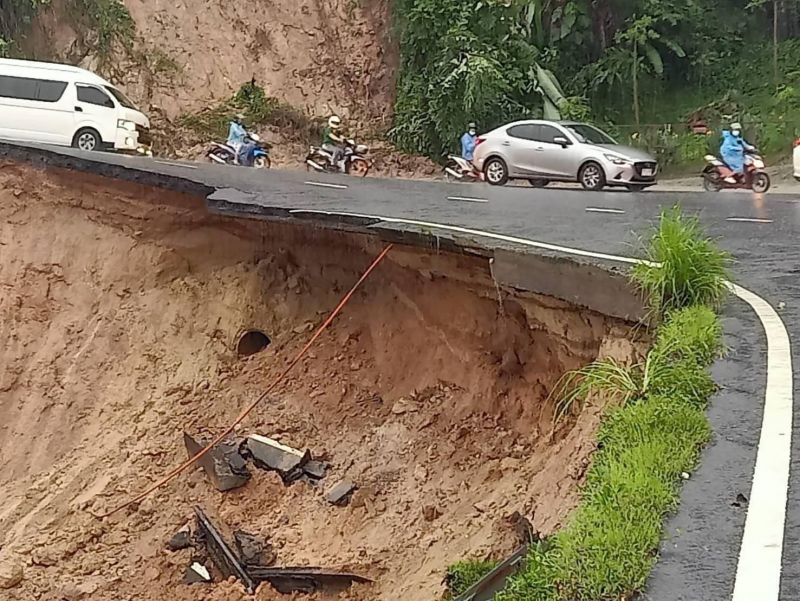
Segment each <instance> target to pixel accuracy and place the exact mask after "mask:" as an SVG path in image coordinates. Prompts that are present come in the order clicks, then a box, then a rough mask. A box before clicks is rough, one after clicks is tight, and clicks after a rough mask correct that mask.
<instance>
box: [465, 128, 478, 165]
mask: <svg viewBox="0 0 800 601" xmlns="http://www.w3.org/2000/svg"><path fill="white" fill-rule="evenodd" d="M477 140H478V136H473V135H471V134H470V133H469V132H466V133H465V134H464V135H463V136H461V158H463V159H464V160H465V161H471V160H472V158H473V157H474V156H475V146H476V145H477Z"/></svg>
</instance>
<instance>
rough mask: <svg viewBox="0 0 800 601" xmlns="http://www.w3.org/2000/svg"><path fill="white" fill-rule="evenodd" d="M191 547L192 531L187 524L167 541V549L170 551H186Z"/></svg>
mask: <svg viewBox="0 0 800 601" xmlns="http://www.w3.org/2000/svg"><path fill="white" fill-rule="evenodd" d="M191 546H192V531H191V529H190V528H189V524H186V525H185V526H184V527H183V528H181V529H180V530H178V531H177V532H176V533H175V534H173V535H172V538H170V539H169V540H168V541H167V549H169V550H170V551H180V550H181V549H188V548H189V547H191Z"/></svg>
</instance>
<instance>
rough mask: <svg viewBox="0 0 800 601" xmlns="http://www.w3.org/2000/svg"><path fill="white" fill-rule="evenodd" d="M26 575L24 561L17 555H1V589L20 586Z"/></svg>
mask: <svg viewBox="0 0 800 601" xmlns="http://www.w3.org/2000/svg"><path fill="white" fill-rule="evenodd" d="M24 576H25V572H24V571H23V568H22V561H21V560H20V559H18V558H16V557H0V589H5V590H7V589H12V588H14V587H16V586H18V585H19V584H20V583H21V582H22V579H23V578H24Z"/></svg>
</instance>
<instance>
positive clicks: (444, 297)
mask: <svg viewBox="0 0 800 601" xmlns="http://www.w3.org/2000/svg"><path fill="white" fill-rule="evenodd" d="M379 250H380V244H379V242H377V241H376V240H374V239H372V238H368V237H357V236H354V235H348V234H344V233H341V232H336V231H332V230H327V229H312V228H311V227H307V226H303V227H300V226H294V225H288V224H281V223H267V222H260V221H247V220H232V219H226V218H222V217H214V216H209V215H208V214H207V213H206V212H205V209H204V208H203V205H202V202H201V201H200V200H199V199H195V198H193V197H189V196H181V195H179V194H176V193H171V192H164V191H157V190H153V189H150V188H145V187H140V186H137V185H135V184H127V183H122V182H113V183H110V180H102V179H100V178H94V177H91V176H88V175H82V174H77V173H70V172H60V171H58V170H55V169H50V170H48V171H46V172H44V171H36V170H34V169H33V168H28V167H21V166H19V165H14V164H4V165H2V166H0V290H2V293H1V294H0V330H1V331H2V336H3V339H4V341H5V343H4V345H3V346H2V348H0V366H2V367H1V368H0V415H1V416H2V417H3V419H2V422H0V424H1V425H0V466H2V470H1V471H0V487H1V488H2V490H3V492H4V495H3V497H4V503H3V505H2V507H0V566H2V565H5V566H8V565H12V566H13V565H19V566H21V567H23V568H24V577H23V579H22V581H21V583H20V584H18V585H17V586H15V587H13V588H10V589H8V590H6V591H3V598H4V599H19V600H23V599H24V600H28V599H34V598H35V599H51V600H55V599H62V598H70V599H72V598H87V599H89V598H90V599H92V600H93V601H94V600H99V601H104V600H108V601H111V600H114V601H117V600H120V599H162V598H171V599H175V600H181V599H187V600H188V599H193V600H196V599H226V600H233V599H240V598H241V599H244V598H247V597H246V595H245V594H244V592H243V591H242V589H241V587H240V585H238V584H235V583H217V584H215V585H210V586H205V585H195V586H191V587H189V586H186V585H182V584H180V580H181V577H182V575H183V572H184V569H185V567H186V566H187V565H188V563H189V562H190V555H191V554H190V553H189V552H188V551H182V552H176V553H170V552H168V551H166V550H165V543H166V541H167V540H168V539H169V538H170V536H171V535H172V534H173V533H174V532H175V530H177V529H178V528H179V527H180V526H181V525H183V524H184V523H186V522H187V521H188V520H189V518H190V517H191V514H192V511H191V508H192V506H193V505H195V504H200V505H202V506H203V507H205V508H207V509H208V510H209V511H210V512H212V513H213V514H214V515H216V516H219V517H220V518H221V519H222V520H224V521H225V522H226V523H227V524H228V525H229V526H230V527H232V528H242V529H245V530H248V531H250V532H256V533H261V534H263V535H264V536H266V537H268V538H269V539H270V541H271V543H272V544H273V545H274V548H275V550H276V551H277V556H278V563H279V564H281V565H291V564H294V565H324V566H329V567H336V568H347V569H350V570H353V571H356V572H358V573H361V574H364V575H367V576H369V577H371V578H373V579H375V580H376V584H375V585H373V586H360V587H357V588H354V589H352V590H351V591H350V592H349V593H347V594H346V596H347V598H364V599H378V598H379V599H404V598H408V595H409V594H411V593H413V595H414V598H436V596H437V595H440V594H441V592H442V585H441V580H442V576H443V574H444V571H445V569H446V566H447V565H449V564H450V563H452V562H454V561H456V560H459V559H463V558H467V557H497V556H499V555H502V554H503V553H505V552H507V551H509V550H511V548H512V547H513V546H514V545H515V544H516V538H515V537H516V535H515V532H514V529H513V527H512V526H511V525H510V524H509V523H508V520H507V518H508V516H510V515H511V514H512V513H513V512H514V511H519V512H520V513H522V514H523V515H525V516H527V517H528V518H529V519H530V520H531V521H532V523H533V525H534V526H535V528H536V529H538V530H541V531H542V532H544V533H548V532H552V531H553V530H554V529H555V528H557V527H558V525H559V524H560V523H561V522H562V520H563V519H564V517H565V516H566V515H567V513H568V512H569V510H570V509H571V508H572V507H573V506H574V503H575V500H576V498H575V495H576V488H577V485H578V484H579V482H580V480H581V478H582V475H583V472H584V470H585V467H586V465H587V461H588V457H589V455H590V453H591V451H592V450H593V438H594V436H593V435H594V429H595V427H596V425H597V412H598V410H597V408H589V409H587V410H586V411H584V412H583V413H582V414H581V415H580V416H578V417H577V419H576V421H575V423H574V424H572V425H571V426H570V427H568V428H566V429H564V430H563V431H560V432H558V433H556V435H555V436H553V437H551V421H552V414H553V407H552V406H551V405H550V404H549V403H548V402H546V398H547V395H548V393H549V391H550V390H551V389H552V386H553V385H554V383H555V381H556V380H557V379H558V377H559V376H560V375H561V374H562V373H563V372H564V371H565V370H568V369H571V368H574V367H577V366H578V365H581V364H584V363H586V362H588V361H590V360H592V359H595V358H596V357H598V355H609V354H610V355H613V356H616V357H618V358H620V359H623V360H625V359H630V358H631V357H632V356H633V354H634V353H635V350H634V348H633V346H632V345H631V343H630V342H628V341H627V339H628V338H629V337H630V332H629V331H628V329H627V327H626V326H625V325H624V324H622V323H619V322H616V321H613V320H610V319H608V318H606V317H604V316H601V315H598V314H592V313H588V312H585V311H579V310H577V309H575V308H573V307H571V306H569V305H567V304H566V303H563V302H560V301H555V300H553V299H548V298H545V297H537V296H534V295H528V296H525V295H522V294H515V295H512V294H510V293H509V292H508V291H503V290H498V289H497V288H496V286H495V285H494V282H493V281H492V279H491V276H490V274H489V269H488V264H487V261H486V260H485V259H483V258H477V257H469V256H455V255H447V254H438V255H437V254H425V253H424V252H422V251H420V250H416V249H411V248H404V247H396V248H395V249H394V250H393V251H392V252H391V253H390V255H389V258H388V259H387V260H386V261H385V262H384V264H382V265H381V266H380V267H379V269H378V270H377V271H376V272H375V273H374V274H373V276H372V277H371V278H370V279H369V280H368V281H367V283H366V284H365V285H364V287H363V288H362V289H361V290H360V291H359V292H358V293H357V294H356V296H355V297H354V298H353V300H352V301H351V303H350V304H349V305H348V306H347V308H346V310H345V312H344V314H343V315H342V316H341V318H340V319H339V320H338V321H337V322H335V324H334V326H333V327H332V328H331V330H330V331H329V332H328V333H327V334H325V336H324V337H323V338H322V339H321V340H320V342H319V343H318V345H317V346H315V347H314V349H313V350H312V351H311V352H310V353H309V354H308V355H307V357H306V359H305V360H304V361H303V363H302V364H301V366H299V369H298V370H297V371H295V372H294V373H293V375H292V376H290V378H289V379H288V380H287V381H286V382H285V384H284V385H282V386H281V387H280V388H279V389H278V391H277V392H276V393H275V395H274V396H273V397H272V398H271V399H270V400H269V402H267V403H266V404H264V405H263V406H261V407H260V408H259V409H257V410H256V411H255V412H254V414H253V415H252V416H251V417H250V418H249V419H248V421H247V422H245V424H243V426H242V427H241V428H240V430H239V431H238V433H239V434H240V435H244V434H248V433H251V432H257V433H261V434H265V435H268V436H272V437H275V438H278V439H280V440H281V441H282V442H284V443H286V444H289V445H294V446H297V447H301V448H306V447H308V448H310V449H311V450H312V452H313V453H314V454H315V455H318V456H322V457H325V458H326V459H327V460H328V461H330V463H331V464H332V468H331V470H330V472H329V474H328V476H327V477H326V479H325V480H324V481H323V484H322V486H321V487H319V488H314V487H312V486H310V485H308V484H306V483H303V482H300V483H296V484H294V485H293V486H291V487H288V488H287V487H285V486H284V485H283V484H282V483H281V482H280V480H279V478H278V477H277V476H276V475H274V474H271V473H266V472H261V471H258V470H254V474H253V478H252V479H251V481H250V482H249V483H248V484H247V485H246V486H245V487H244V488H242V489H239V490H236V491H233V492H229V493H218V492H216V491H214V490H213V489H212V488H211V487H210V485H209V484H208V482H207V481H206V479H205V477H204V476H203V474H202V473H201V472H197V471H192V472H191V473H188V474H186V475H184V476H182V477H180V478H179V479H178V480H177V481H175V482H174V483H172V484H170V485H169V486H167V487H165V488H163V489H161V490H160V491H159V492H158V493H157V494H156V495H154V496H153V497H152V498H150V499H148V500H146V501H145V502H143V503H142V504H141V506H140V507H138V509H137V510H135V511H134V510H130V511H127V512H125V513H122V514H117V515H116V516H115V517H113V518H111V519H106V520H99V519H97V518H96V517H94V514H99V513H102V512H104V511H107V510H109V509H111V508H113V507H114V506H116V505H117V504H119V503H120V502H122V501H124V500H126V499H127V498H128V497H129V496H130V495H131V494H132V493H134V492H137V491H139V490H141V489H142V488H144V487H145V486H147V484H148V483H150V482H152V481H153V480H154V479H156V478H157V477H158V476H160V475H162V474H163V473H165V472H166V471H167V470H168V469H170V468H172V467H174V466H175V465H177V464H178V463H179V462H180V461H182V460H183V459H184V457H185V450H184V449H183V447H182V436H181V433H182V431H183V430H184V429H188V430H190V431H193V432H209V433H213V432H218V431H220V430H221V429H222V427H224V426H225V425H226V424H227V423H229V422H230V421H232V419H233V418H234V417H235V415H236V414H237V413H238V411H239V410H240V408H242V407H243V406H244V405H246V404H247V403H249V402H250V401H251V400H252V399H253V398H254V397H255V396H256V395H257V394H259V392H260V391H261V390H263V389H264V387H265V386H266V385H267V384H268V383H269V382H271V380H272V379H273V378H274V377H275V375H276V374H277V373H278V372H279V371H280V370H281V369H282V368H283V367H284V366H285V364H286V362H287V361H288V359H289V357H291V356H292V355H293V353H294V352H296V351H297V350H298V349H299V348H300V346H302V344H303V343H304V342H305V341H306V339H307V337H308V336H309V335H310V334H309V332H310V331H311V329H312V328H313V327H314V326H315V325H316V324H318V323H320V322H321V321H322V319H323V318H324V315H325V313H327V312H328V311H329V310H330V309H331V308H333V306H334V305H335V304H336V302H337V301H338V299H339V298H340V297H341V295H342V294H343V293H344V292H345V291H346V290H347V289H348V288H349V287H350V286H351V285H352V284H353V283H354V282H355V280H356V279H357V278H358V276H359V275H360V274H361V272H362V271H363V269H364V268H365V267H366V266H367V265H368V264H369V262H370V261H371V259H372V257H373V256H374V255H375V254H377V252H378V251H379ZM501 301H502V302H501ZM251 328H257V329H260V330H262V331H263V332H265V333H267V335H268V336H269V337H270V339H271V341H272V343H271V344H270V346H269V347H268V348H267V349H266V350H265V351H263V352H261V353H258V354H255V355H253V356H252V357H249V358H247V359H244V360H243V359H240V358H239V357H237V355H236V342H237V340H238V335H239V334H240V333H241V332H242V331H245V330H247V329H251ZM343 477H347V478H349V479H352V480H353V481H355V482H356V483H357V484H358V486H359V490H358V491H357V493H356V495H355V496H354V498H353V501H352V502H351V504H350V505H349V506H347V507H333V506H331V505H329V504H328V503H327V502H326V501H325V500H324V492H325V490H327V488H329V487H330V486H332V485H333V484H334V483H335V482H336V481H337V480H338V479H339V478H343ZM431 516H433V518H431ZM70 595H71V596H70ZM273 597H276V598H278V595H277V594H276V593H275V592H274V591H272V590H270V589H269V587H267V586H262V587H261V589H260V590H259V592H258V595H257V598H258V599H271V598H273Z"/></svg>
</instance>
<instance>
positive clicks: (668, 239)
mask: <svg viewBox="0 0 800 601" xmlns="http://www.w3.org/2000/svg"><path fill="white" fill-rule="evenodd" d="M645 259H646V260H647V263H642V264H639V265H636V266H635V267H634V268H633V271H632V274H631V277H632V279H633V282H634V283H635V284H636V285H637V286H638V287H639V288H640V289H641V291H642V292H643V293H644V294H645V295H646V297H647V300H648V304H649V306H650V310H651V313H652V316H653V317H654V318H656V319H664V317H666V315H667V314H668V313H669V312H670V311H674V310H676V309H682V308H684V307H689V306H693V305H707V306H709V307H711V308H714V309H716V308H718V307H719V306H720V305H721V304H722V301H723V300H724V298H725V296H726V295H727V293H728V285H727V283H726V281H727V280H728V279H729V273H728V267H729V264H730V257H729V255H728V254H727V253H726V252H725V251H723V250H721V249H720V248H719V247H718V246H717V245H716V242H715V241H714V240H713V239H711V238H709V237H707V236H706V235H705V234H704V232H703V230H702V228H701V227H700V223H699V221H698V220H697V218H696V217H687V216H685V215H684V214H683V213H682V212H681V210H680V209H679V208H678V207H675V208H673V209H670V210H667V211H664V212H662V214H661V219H660V221H659V224H658V226H657V227H656V228H654V230H653V231H652V233H651V235H650V239H649V240H648V242H647V246H646V250H645Z"/></svg>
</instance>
